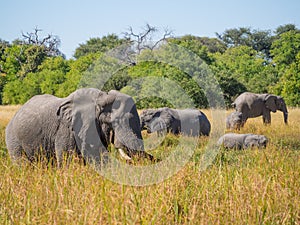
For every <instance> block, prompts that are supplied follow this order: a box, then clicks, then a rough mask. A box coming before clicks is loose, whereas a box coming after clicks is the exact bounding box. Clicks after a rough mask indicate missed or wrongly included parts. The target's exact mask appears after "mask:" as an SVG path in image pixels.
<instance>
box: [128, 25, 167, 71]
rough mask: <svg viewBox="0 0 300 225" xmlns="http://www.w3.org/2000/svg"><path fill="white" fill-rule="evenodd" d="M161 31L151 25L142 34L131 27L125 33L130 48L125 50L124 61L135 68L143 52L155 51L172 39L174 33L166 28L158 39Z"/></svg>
mask: <svg viewBox="0 0 300 225" xmlns="http://www.w3.org/2000/svg"><path fill="white" fill-rule="evenodd" d="M159 32H160V31H159V30H158V29H157V28H156V27H153V26H151V25H149V24H146V26H145V27H144V28H143V30H142V31H141V32H140V33H135V32H134V31H133V29H132V27H129V29H128V31H127V32H124V38H125V40H127V41H128V42H127V43H128V47H127V48H125V49H123V61H125V62H127V63H129V64H130V65H132V66H134V65H136V64H137V56H138V55H140V54H141V52H142V51H143V50H150V51H153V50H154V49H155V48H157V47H158V46H159V45H160V44H161V43H163V42H164V41H166V40H167V39H168V38H170V37H172V33H173V32H172V31H170V30H169V29H168V28H165V29H164V31H163V34H162V35H160V37H157V36H156V35H157V33H159Z"/></svg>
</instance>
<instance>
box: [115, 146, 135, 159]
mask: <svg viewBox="0 0 300 225" xmlns="http://www.w3.org/2000/svg"><path fill="white" fill-rule="evenodd" d="M118 150H119V153H120V155H121V156H122V158H124V159H126V160H132V159H131V158H130V157H129V156H128V155H127V154H126V153H125V152H124V151H123V149H121V148H119V149H118Z"/></svg>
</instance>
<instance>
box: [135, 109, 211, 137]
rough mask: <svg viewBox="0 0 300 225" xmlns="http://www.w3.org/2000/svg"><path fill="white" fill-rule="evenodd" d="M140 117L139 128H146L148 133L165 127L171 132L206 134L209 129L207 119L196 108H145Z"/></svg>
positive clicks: (188, 134)
mask: <svg viewBox="0 0 300 225" xmlns="http://www.w3.org/2000/svg"><path fill="white" fill-rule="evenodd" d="M140 118H141V122H142V124H141V128H142V129H144V128H146V129H147V132H148V133H153V132H156V131H157V132H162V131H163V130H164V129H166V130H167V132H171V133H173V134H183V135H187V136H199V135H206V136H208V135H209V133H210V129H211V125H210V122H209V120H208V119H207V117H206V116H205V114H204V113H203V112H201V111H200V110H198V109H171V108H168V107H164V108H158V109H146V110H144V111H143V112H142V113H141V115H140Z"/></svg>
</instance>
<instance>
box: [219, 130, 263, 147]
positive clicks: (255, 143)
mask: <svg viewBox="0 0 300 225" xmlns="http://www.w3.org/2000/svg"><path fill="white" fill-rule="evenodd" d="M267 143H268V138H267V137H266V136H264V135H257V134H236V133H227V134H224V135H223V136H222V137H220V139H219V140H218V145H220V146H223V147H224V148H227V149H245V148H252V147H258V148H262V147H264V148H265V147H266V146H267Z"/></svg>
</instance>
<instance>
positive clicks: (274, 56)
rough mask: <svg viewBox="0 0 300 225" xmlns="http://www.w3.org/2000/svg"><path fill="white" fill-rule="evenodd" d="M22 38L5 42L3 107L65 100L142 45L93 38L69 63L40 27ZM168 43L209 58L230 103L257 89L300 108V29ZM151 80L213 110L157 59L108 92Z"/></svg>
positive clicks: (116, 79) (0, 83)
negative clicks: (105, 61)
mask: <svg viewBox="0 0 300 225" xmlns="http://www.w3.org/2000/svg"><path fill="white" fill-rule="evenodd" d="M132 34H133V33H132ZM22 36H23V39H22V40H20V39H17V40H15V41H13V42H12V43H9V42H7V41H4V40H0V73H1V76H0V103H1V104H23V103H25V102H26V101H27V100H28V99H29V98H30V97H32V96H34V95H37V94H44V93H48V94H54V95H56V96H60V97H65V96H67V95H69V94H70V93H71V92H73V91H74V90H76V89H77V88H78V87H79V86H80V85H79V83H80V82H81V80H82V77H83V74H84V73H85V74H86V71H89V68H90V67H91V65H92V64H93V63H94V62H95V61H101V57H103V55H104V53H105V52H107V51H109V50H111V49H114V48H116V47H118V46H120V45H122V44H126V43H127V44H128V43H134V42H133V41H132V40H130V38H131V37H135V36H131V37H128V36H125V37H119V36H117V35H114V34H110V35H107V36H104V37H101V38H91V39H90V40H88V41H87V42H86V43H83V44H80V45H79V47H78V48H77V49H76V50H75V53H74V58H73V59H69V60H67V59H65V57H64V55H63V54H62V53H61V52H60V50H59V38H58V37H56V36H52V35H48V36H46V37H42V38H41V37H40V36H39V30H38V29H36V30H35V31H34V32H32V33H27V34H22ZM164 41H167V42H169V43H172V44H176V45H179V46H182V47H184V48H185V49H188V50H189V51H191V52H193V53H194V54H196V55H198V56H199V57H201V59H202V60H203V61H204V62H205V63H206V65H208V68H209V69H210V71H212V73H213V74H214V75H215V78H216V79H217V81H218V82H219V85H220V87H221V89H222V92H223V94H224V99H225V101H226V104H230V103H231V102H232V100H233V99H234V98H235V97H236V96H237V95H239V94H240V93H242V92H244V91H251V92H256V93H265V92H269V93H273V94H276V95H281V96H282V97H284V99H285V101H286V103H287V104H288V105H289V106H299V105H300V30H299V29H298V28H297V27H296V26H295V25H293V24H287V25H283V26H279V27H278V28H276V29H275V30H273V31H272V30H255V29H251V28H234V29H228V30H225V31H224V32H223V33H216V38H208V37H196V36H192V35H186V36H183V37H167V38H165V39H164ZM140 50H142V48H141V49H140ZM147 50H148V51H149V49H147ZM141 52H142V51H141ZM141 52H139V53H141ZM197 66H198V65H196V64H195V65H189V67H195V68H196V67H197ZM85 76H86V75H85ZM147 76H156V77H164V78H168V79H171V80H174V82H176V83H177V84H179V85H180V86H181V87H182V89H183V90H184V91H186V92H187V93H188V95H189V96H190V97H191V99H192V100H193V101H194V104H195V106H197V107H200V108H204V107H208V102H207V99H206V97H205V94H204V92H203V90H201V88H199V86H198V85H197V84H196V83H195V81H193V80H191V79H190V77H189V76H188V75H187V74H185V72H183V71H180V70H179V69H178V68H175V67H171V66H168V65H163V64H161V63H158V62H153V61H141V62H139V61H132V62H130V63H128V66H127V67H125V68H123V69H122V70H120V71H118V72H117V73H116V74H115V75H114V76H113V77H111V79H110V80H109V81H107V82H106V84H105V86H104V87H103V89H105V90H109V89H117V90H120V89H122V88H123V87H125V86H126V85H127V84H128V83H129V82H131V81H133V80H134V79H135V78H138V77H147ZM151 85H153V84H149V86H147V85H146V86H144V87H142V88H144V89H147V90H148V91H149V93H150V92H151V90H152V91H153V89H152V87H151ZM127 89H128V87H127ZM127 92H129V93H130V90H127ZM149 96H151V94H149ZM168 104H170V103H168V102H167V101H165V100H164V99H161V98H159V97H152V98H150V99H147V96H144V99H140V100H139V102H138V107H140V108H145V107H158V106H161V105H168Z"/></svg>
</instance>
